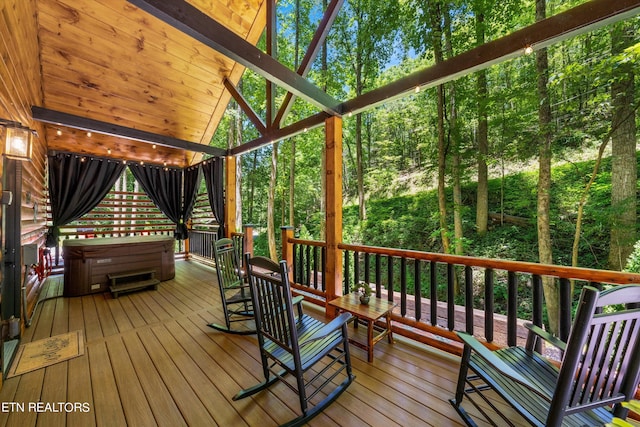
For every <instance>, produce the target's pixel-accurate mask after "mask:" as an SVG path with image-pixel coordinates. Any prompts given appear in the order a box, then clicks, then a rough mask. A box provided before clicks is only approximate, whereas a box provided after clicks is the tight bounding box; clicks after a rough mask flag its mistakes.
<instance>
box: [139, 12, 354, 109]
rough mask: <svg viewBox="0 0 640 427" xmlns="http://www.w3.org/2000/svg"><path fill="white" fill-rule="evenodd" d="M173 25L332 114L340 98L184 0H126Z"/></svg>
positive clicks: (337, 107) (337, 106)
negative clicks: (326, 91) (331, 94)
mask: <svg viewBox="0 0 640 427" xmlns="http://www.w3.org/2000/svg"><path fill="white" fill-rule="evenodd" d="M128 1H129V2H130V3H132V4H134V5H135V6H137V7H139V8H140V9H142V10H145V11H146V12H148V13H150V14H151V15H153V16H155V17H156V18H158V19H160V20H162V21H164V22H166V23H167V24H169V25H171V26H173V27H174V28H176V29H178V30H180V31H182V32H183V33H185V34H188V35H190V36H191V37H193V38H194V39H196V40H198V41H200V42H202V43H204V44H205V45H207V46H209V47H211V48H212V49H215V50H216V51H218V52H220V53H222V54H223V55H225V56H227V57H229V58H230V59H232V60H234V61H236V62H238V63H240V64H242V65H244V66H245V67H247V68H249V69H251V70H253V71H255V72H256V73H258V74H259V75H261V76H263V77H264V78H266V79H267V80H269V81H272V82H274V83H276V84H277V85H279V86H281V87H283V88H284V89H286V90H287V91H289V92H292V93H294V94H295V95H297V96H299V97H301V98H303V99H305V100H306V101H308V102H310V103H311V104H313V105H315V106H316V107H318V108H320V109H321V110H323V111H326V112H328V113H330V114H332V115H341V114H342V111H340V110H339V104H340V102H339V101H337V100H336V99H334V98H333V97H332V96H330V95H328V94H327V93H325V92H324V91H322V90H321V89H320V88H318V87H317V86H315V85H314V84H312V83H311V82H310V81H308V80H307V79H305V78H303V77H301V76H299V75H298V74H297V73H295V72H294V71H292V70H290V69H288V68H287V67H285V66H284V65H282V64H281V63H279V62H278V61H276V60H275V59H274V58H272V57H271V56H269V55H267V54H265V53H264V52H262V51H261V50H260V49H258V48H257V47H255V46H253V45H252V44H251V43H249V42H247V41H246V40H244V39H243V38H241V37H239V36H238V35H236V34H235V33H234V32H232V31H230V30H229V29H227V28H226V27H225V26H224V25H222V24H220V23H218V22H216V21H215V20H213V19H212V18H210V17H209V16H207V15H206V14H204V13H202V12H201V11H200V10H198V9H197V8H196V7H194V6H192V5H190V4H189V3H187V2H186V1H184V0H173V1H170V2H168V1H165V0H128Z"/></svg>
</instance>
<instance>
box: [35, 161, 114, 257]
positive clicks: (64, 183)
mask: <svg viewBox="0 0 640 427" xmlns="http://www.w3.org/2000/svg"><path fill="white" fill-rule="evenodd" d="M48 157H49V200H50V203H51V218H52V223H53V225H52V226H51V227H50V228H49V232H48V233H47V243H46V245H47V247H53V246H57V244H58V237H59V235H60V227H61V226H63V225H66V224H68V223H70V222H71V221H74V220H76V219H78V218H80V217H81V216H83V215H84V214H86V213H87V212H89V211H90V210H91V209H93V208H94V207H95V206H96V205H97V204H98V203H100V201H101V200H102V199H104V196H105V195H106V194H107V193H108V192H109V190H110V189H111V187H113V184H114V183H115V182H116V180H117V179H118V177H119V176H120V174H121V173H122V171H123V170H124V167H125V165H124V163H122V162H121V161H117V160H110V159H100V158H90V157H84V156H80V155H77V154H69V153H51V154H49V156H48Z"/></svg>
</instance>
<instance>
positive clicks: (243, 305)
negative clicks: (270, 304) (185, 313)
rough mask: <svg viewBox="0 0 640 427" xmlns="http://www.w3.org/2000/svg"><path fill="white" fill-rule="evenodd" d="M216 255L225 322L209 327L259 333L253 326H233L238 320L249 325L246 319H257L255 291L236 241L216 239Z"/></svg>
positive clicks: (227, 330) (246, 333) (249, 320)
mask: <svg viewBox="0 0 640 427" xmlns="http://www.w3.org/2000/svg"><path fill="white" fill-rule="evenodd" d="M213 255H214V259H215V261H216V274H217V276H218V286H219V287H220V297H221V298H222V309H223V314H224V320H225V324H224V325H221V324H219V323H210V324H209V326H211V327H212V328H214V329H217V330H219V331H222V332H228V333H232V334H240V335H250V334H255V333H256V331H255V329H254V327H253V325H251V327H250V328H249V329H247V328H246V327H245V328H234V327H233V324H234V322H243V323H245V326H246V322H251V321H253V306H252V301H251V292H250V290H249V284H248V283H247V282H246V281H245V277H244V276H245V274H244V272H243V271H242V268H241V266H240V262H239V261H240V258H239V257H238V251H237V250H236V248H235V246H234V243H233V241H232V240H231V239H226V238H223V239H218V240H216V241H215V242H214V243H213Z"/></svg>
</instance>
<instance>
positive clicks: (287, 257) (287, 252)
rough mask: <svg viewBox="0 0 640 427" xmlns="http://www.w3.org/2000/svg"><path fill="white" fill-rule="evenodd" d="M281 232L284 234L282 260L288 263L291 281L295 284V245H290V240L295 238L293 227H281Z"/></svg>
mask: <svg viewBox="0 0 640 427" xmlns="http://www.w3.org/2000/svg"><path fill="white" fill-rule="evenodd" d="M280 230H281V232H282V259H283V260H284V261H286V262H287V268H288V269H289V280H290V281H291V283H293V282H294V280H293V243H289V239H292V238H293V227H292V226H290V225H286V226H284V227H280Z"/></svg>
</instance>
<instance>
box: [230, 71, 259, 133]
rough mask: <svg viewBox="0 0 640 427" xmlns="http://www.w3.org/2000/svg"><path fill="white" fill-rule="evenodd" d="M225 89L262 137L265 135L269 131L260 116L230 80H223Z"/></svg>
mask: <svg viewBox="0 0 640 427" xmlns="http://www.w3.org/2000/svg"><path fill="white" fill-rule="evenodd" d="M223 83H224V87H225V88H227V90H228V91H229V93H230V94H231V96H232V97H233V99H235V101H236V102H237V103H238V105H239V106H240V109H241V110H242V111H243V112H244V114H246V116H247V118H248V119H249V120H250V121H251V123H253V125H254V126H255V127H256V129H258V132H260V135H264V134H265V132H266V131H267V127H266V126H265V124H264V122H263V121H262V119H261V118H260V117H258V114H257V113H256V112H255V111H254V110H253V108H251V105H249V103H248V102H247V100H246V99H245V98H244V96H242V94H241V93H240V92H238V89H236V87H235V86H234V85H233V83H231V82H230V81H229V79H227V78H225V79H224V80H223Z"/></svg>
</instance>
